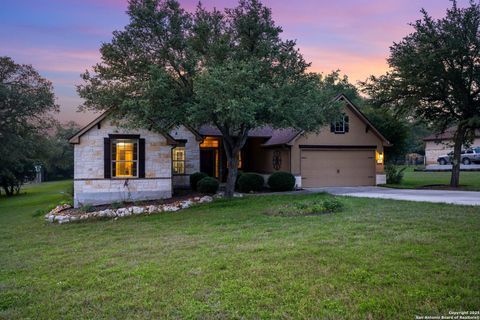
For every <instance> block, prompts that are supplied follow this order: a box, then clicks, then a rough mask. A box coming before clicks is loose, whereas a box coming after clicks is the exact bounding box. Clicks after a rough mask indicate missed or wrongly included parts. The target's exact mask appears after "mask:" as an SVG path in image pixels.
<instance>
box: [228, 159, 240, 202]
mask: <svg viewBox="0 0 480 320" xmlns="http://www.w3.org/2000/svg"><path fill="white" fill-rule="evenodd" d="M227 163H228V175H227V185H226V188H225V197H227V198H231V197H233V194H234V192H235V182H236V181H237V175H238V152H237V153H236V154H235V155H233V154H231V155H228V154H227Z"/></svg>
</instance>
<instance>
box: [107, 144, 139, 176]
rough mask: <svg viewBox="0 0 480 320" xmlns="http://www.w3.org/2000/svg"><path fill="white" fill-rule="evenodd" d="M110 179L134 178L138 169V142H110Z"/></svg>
mask: <svg viewBox="0 0 480 320" xmlns="http://www.w3.org/2000/svg"><path fill="white" fill-rule="evenodd" d="M111 159H112V177H119V178H123V177H136V176H137V171H138V170H137V167H138V140H134V139H115V140H112V158H111Z"/></svg>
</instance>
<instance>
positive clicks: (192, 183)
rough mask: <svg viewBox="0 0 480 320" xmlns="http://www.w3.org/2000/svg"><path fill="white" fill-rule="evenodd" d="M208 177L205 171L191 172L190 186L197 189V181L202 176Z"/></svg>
mask: <svg viewBox="0 0 480 320" xmlns="http://www.w3.org/2000/svg"><path fill="white" fill-rule="evenodd" d="M206 177H208V174H206V173H203V172H195V173H193V174H191V175H190V188H192V190H195V191H196V190H197V185H198V182H199V181H200V180H202V179H203V178H206Z"/></svg>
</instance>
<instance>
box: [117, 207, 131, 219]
mask: <svg viewBox="0 0 480 320" xmlns="http://www.w3.org/2000/svg"><path fill="white" fill-rule="evenodd" d="M127 215H128V216H129V215H130V211H128V209H127V208H120V209H117V216H119V217H126V216H127Z"/></svg>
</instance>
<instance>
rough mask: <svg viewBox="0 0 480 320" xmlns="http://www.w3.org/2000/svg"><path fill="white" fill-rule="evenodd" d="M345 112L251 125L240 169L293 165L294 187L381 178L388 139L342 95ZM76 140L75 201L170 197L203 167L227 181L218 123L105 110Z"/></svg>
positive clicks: (288, 167) (283, 168) (381, 180)
mask: <svg viewBox="0 0 480 320" xmlns="http://www.w3.org/2000/svg"><path fill="white" fill-rule="evenodd" d="M337 99H338V100H340V101H342V102H345V109H344V111H343V113H344V117H343V120H342V121H340V122H338V123H332V124H331V125H330V126H326V127H324V128H322V129H321V130H320V132H319V133H304V132H301V131H298V130H295V129H291V128H289V129H274V128H271V127H268V126H266V127H262V128H257V129H254V130H251V132H250V133H249V136H248V139H247V142H246V144H245V146H244V148H243V149H242V151H241V153H240V163H239V169H240V170H242V171H247V172H257V173H260V174H262V175H264V176H265V177H268V175H270V174H271V173H273V172H276V171H287V172H291V173H292V174H293V175H294V176H295V177H296V181H297V183H296V184H297V187H324V186H362V185H375V184H378V183H385V176H384V175H383V161H384V151H383V148H384V146H389V145H390V143H389V142H388V141H387V140H386V139H385V137H383V136H382V134H381V133H380V132H378V130H376V129H375V127H374V126H373V125H372V124H371V123H370V122H369V121H368V119H367V118H366V117H365V116H364V115H363V114H362V113H361V112H360V111H359V110H358V108H357V107H356V106H355V105H354V104H353V103H352V102H351V101H350V100H348V99H347V98H346V97H345V96H344V95H340V96H338V97H337ZM70 143H72V144H74V146H75V170H74V188H75V191H74V193H75V196H74V198H75V206H79V205H80V204H86V203H88V204H103V203H111V202H113V201H132V200H149V199H159V198H168V197H171V195H172V191H173V188H179V187H186V186H188V183H189V179H188V178H189V175H190V174H192V173H194V172H197V171H202V172H205V173H207V174H209V175H210V176H213V177H216V178H218V179H219V180H220V181H225V180H226V176H227V170H228V168H227V165H226V163H227V161H226V156H225V152H224V150H223V146H222V137H221V134H220V132H219V131H218V129H216V128H215V127H212V126H208V125H205V126H202V127H200V128H198V129H193V128H191V127H188V126H184V125H182V126H179V127H177V128H172V129H171V130H170V131H169V132H165V133H156V132H152V131H149V130H146V129H135V130H132V129H126V128H125V127H122V126H121V125H115V124H114V123H113V122H112V121H111V120H110V119H109V117H108V113H104V114H102V115H101V116H100V117H98V118H97V119H95V120H94V121H93V122H92V123H90V124H89V125H87V126H86V127H85V128H83V129H82V130H80V131H79V132H78V133H77V134H76V135H75V136H73V137H72V138H71V139H70Z"/></svg>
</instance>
